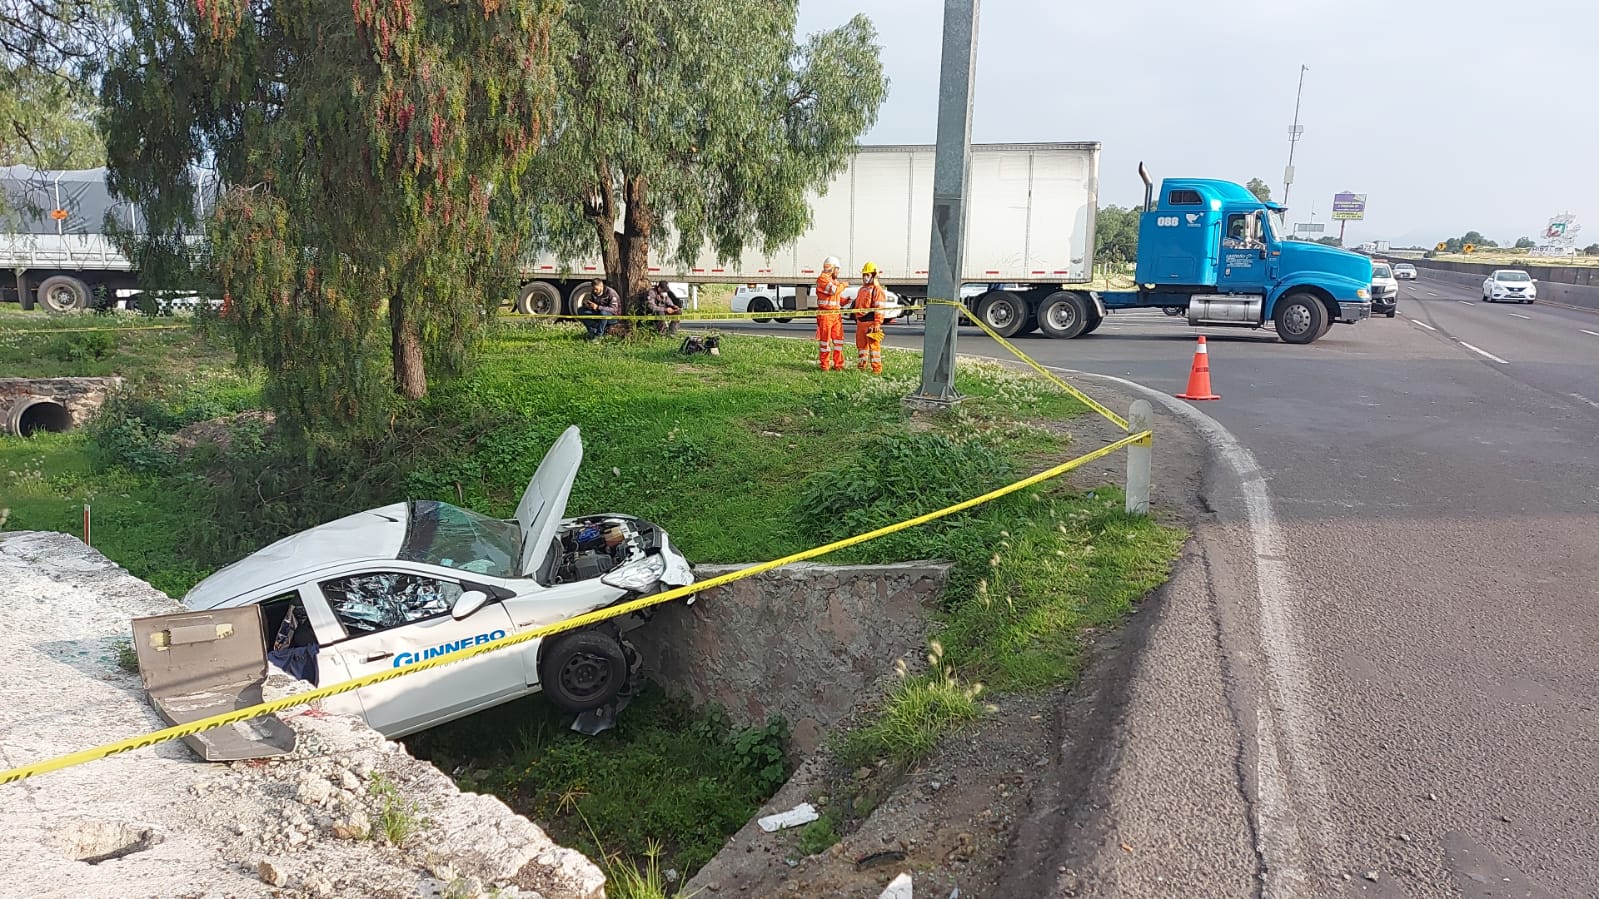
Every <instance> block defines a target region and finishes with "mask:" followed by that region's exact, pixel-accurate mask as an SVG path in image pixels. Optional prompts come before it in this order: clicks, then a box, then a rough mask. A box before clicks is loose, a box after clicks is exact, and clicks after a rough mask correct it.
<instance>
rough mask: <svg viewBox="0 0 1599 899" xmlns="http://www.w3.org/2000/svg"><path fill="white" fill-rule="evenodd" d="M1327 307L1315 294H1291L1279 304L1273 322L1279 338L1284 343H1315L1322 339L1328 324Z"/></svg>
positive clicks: (1273, 315)
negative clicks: (1323, 328) (1324, 327)
mask: <svg viewBox="0 0 1599 899" xmlns="http://www.w3.org/2000/svg"><path fill="white" fill-rule="evenodd" d="M1328 318H1329V316H1328V315H1327V307H1326V306H1323V305H1322V304H1321V299H1320V298H1319V297H1317V296H1316V295H1315V294H1313V293H1303V292H1300V293H1291V294H1289V295H1288V296H1285V297H1283V298H1282V300H1281V301H1279V302H1278V303H1277V308H1276V309H1275V310H1274V311H1273V313H1272V322H1273V323H1274V324H1276V326H1277V337H1278V339H1280V340H1282V341H1283V342H1284V343H1294V344H1307V343H1314V342H1315V341H1316V340H1317V339H1318V338H1320V337H1321V335H1322V333H1323V331H1322V326H1323V325H1324V324H1326V323H1327V320H1328Z"/></svg>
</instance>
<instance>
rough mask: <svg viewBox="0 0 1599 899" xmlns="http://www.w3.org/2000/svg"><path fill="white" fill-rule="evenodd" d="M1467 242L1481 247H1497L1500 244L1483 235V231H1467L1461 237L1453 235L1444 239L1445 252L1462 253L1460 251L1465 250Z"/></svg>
mask: <svg viewBox="0 0 1599 899" xmlns="http://www.w3.org/2000/svg"><path fill="white" fill-rule="evenodd" d="M1466 244H1471V245H1472V246H1474V247H1477V248H1479V249H1480V248H1482V247H1497V246H1499V244H1497V243H1494V242H1493V241H1491V240H1489V239H1488V238H1486V237H1484V236H1482V232H1481V231H1467V232H1466V233H1465V234H1462V235H1461V236H1459V237H1451V238H1449V239H1448V240H1446V241H1444V252H1446V253H1460V252H1463V251H1464V250H1465V247H1466Z"/></svg>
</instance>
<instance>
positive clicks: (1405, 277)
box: [1394, 262, 1416, 281]
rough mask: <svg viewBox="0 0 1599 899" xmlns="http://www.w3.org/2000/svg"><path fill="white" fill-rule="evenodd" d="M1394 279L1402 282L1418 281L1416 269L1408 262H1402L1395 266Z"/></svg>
mask: <svg viewBox="0 0 1599 899" xmlns="http://www.w3.org/2000/svg"><path fill="white" fill-rule="evenodd" d="M1394 278H1396V279H1397V280H1400V281H1414V280H1416V267H1415V266H1414V265H1411V264H1410V263H1408V262H1401V263H1399V264H1397V265H1395V266H1394Z"/></svg>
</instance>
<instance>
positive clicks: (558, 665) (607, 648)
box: [539, 630, 628, 715]
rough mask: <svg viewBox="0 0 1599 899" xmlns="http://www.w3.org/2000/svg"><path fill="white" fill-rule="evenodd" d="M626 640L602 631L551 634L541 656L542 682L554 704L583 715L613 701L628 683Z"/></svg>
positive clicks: (540, 677)
mask: <svg viewBox="0 0 1599 899" xmlns="http://www.w3.org/2000/svg"><path fill="white" fill-rule="evenodd" d="M627 678H628V671H627V654H626V652H624V651H623V649H622V643H621V641H620V640H617V639H616V638H615V637H612V636H610V635H609V634H605V633H601V632H600V631H592V630H588V631H574V632H572V633H569V634H562V635H560V636H557V637H551V638H550V640H549V642H548V643H547V644H546V646H545V648H544V652H543V653H542V654H541V658H540V659H539V685H540V687H541V688H542V689H543V691H544V696H545V698H547V699H549V701H550V704H551V705H553V706H555V707H556V708H558V709H560V710H561V711H563V712H570V713H572V714H574V715H580V714H582V713H584V712H589V711H593V710H594V709H597V708H600V707H602V706H604V705H606V704H607V703H609V702H611V701H612V700H614V699H615V698H616V697H617V694H619V693H621V692H622V689H623V688H624V687H626V686H627Z"/></svg>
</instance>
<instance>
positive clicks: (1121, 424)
mask: <svg viewBox="0 0 1599 899" xmlns="http://www.w3.org/2000/svg"><path fill="white" fill-rule="evenodd" d="M927 305H929V306H954V307H955V308H956V309H958V310H960V313H961V315H964V316H966V317H967V318H969V319H971V322H972V324H974V325H976V326H977V327H979V328H982V329H983V331H984V332H985V333H987V334H988V336H989V337H992V338H994V342H995V343H998V344H999V345H1000V346H1002V347H1004V348H1005V349H1007V350H1010V351H1011V353H1012V354H1013V355H1015V357H1016V358H1018V359H1020V360H1022V361H1023V362H1025V363H1027V364H1028V365H1030V366H1032V368H1033V370H1034V371H1036V372H1038V373H1039V374H1041V375H1043V376H1044V377H1046V378H1048V379H1050V380H1051V381H1054V382H1055V384H1056V385H1058V386H1059V387H1060V389H1062V390H1064V391H1066V392H1067V393H1069V394H1071V395H1072V396H1073V397H1076V398H1077V400H1078V401H1079V402H1081V403H1082V404H1083V405H1085V406H1087V407H1088V408H1090V409H1092V410H1094V411H1095V412H1098V413H1099V414H1100V415H1103V416H1104V417H1105V418H1107V419H1109V420H1110V421H1112V422H1114V423H1115V425H1116V427H1118V428H1121V429H1122V430H1123V431H1125V430H1127V428H1128V427H1129V425H1128V424H1127V419H1125V418H1122V417H1121V416H1120V415H1117V414H1116V413H1114V412H1112V411H1110V410H1109V409H1107V408H1105V407H1104V406H1102V405H1100V404H1099V403H1098V402H1096V401H1095V400H1094V398H1093V397H1091V396H1089V395H1088V394H1086V393H1084V392H1082V391H1081V390H1078V389H1077V388H1076V387H1073V386H1072V385H1070V384H1068V383H1066V382H1065V381H1064V380H1062V379H1061V378H1059V377H1057V376H1056V375H1055V373H1054V372H1051V371H1050V370H1049V369H1047V368H1045V367H1044V366H1042V365H1039V364H1038V363H1037V362H1035V361H1033V357H1031V356H1029V355H1027V354H1026V353H1024V352H1022V351H1021V350H1019V349H1017V348H1016V345H1015V344H1013V343H1011V342H1010V341H1008V340H1006V339H1005V338H1003V337H1001V336H999V334H998V333H996V332H995V331H994V329H993V328H990V327H989V326H988V325H987V324H986V323H985V322H984V321H983V320H982V319H980V318H978V317H977V316H976V315H973V314H972V311H971V310H970V309H967V308H966V305H965V304H964V303H957V302H954V301H953V300H928V301H927Z"/></svg>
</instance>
